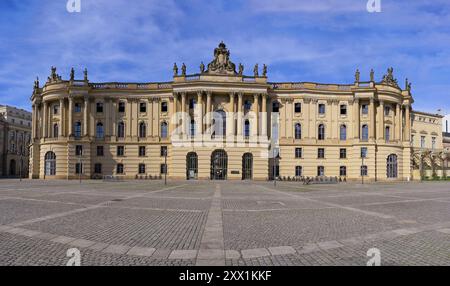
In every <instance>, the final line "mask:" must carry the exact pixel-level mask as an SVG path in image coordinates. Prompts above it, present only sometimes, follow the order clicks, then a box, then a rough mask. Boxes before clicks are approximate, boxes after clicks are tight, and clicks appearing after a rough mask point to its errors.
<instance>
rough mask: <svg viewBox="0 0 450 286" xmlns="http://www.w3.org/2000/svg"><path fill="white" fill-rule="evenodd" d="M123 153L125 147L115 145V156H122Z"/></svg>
mask: <svg viewBox="0 0 450 286" xmlns="http://www.w3.org/2000/svg"><path fill="white" fill-rule="evenodd" d="M124 154H125V149H124V147H123V146H117V156H123V155H124Z"/></svg>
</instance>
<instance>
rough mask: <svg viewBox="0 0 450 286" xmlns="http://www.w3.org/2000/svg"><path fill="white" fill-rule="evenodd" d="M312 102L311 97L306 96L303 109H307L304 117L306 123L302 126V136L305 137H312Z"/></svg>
mask: <svg viewBox="0 0 450 286" xmlns="http://www.w3.org/2000/svg"><path fill="white" fill-rule="evenodd" d="M310 104H311V99H309V98H305V99H303V107H302V108H303V110H304V111H305V117H304V121H303V122H304V124H303V126H302V133H303V134H302V136H303V137H304V138H311V135H310V131H309V124H310V123H309V121H310V120H311V117H310V112H309V111H310Z"/></svg>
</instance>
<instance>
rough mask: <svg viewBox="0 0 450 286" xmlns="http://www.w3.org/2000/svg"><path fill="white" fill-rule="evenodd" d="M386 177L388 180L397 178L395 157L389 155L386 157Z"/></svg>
mask: <svg viewBox="0 0 450 286" xmlns="http://www.w3.org/2000/svg"><path fill="white" fill-rule="evenodd" d="M386 175H387V177H388V178H397V177H398V163H397V155H395V154H391V155H389V156H388V157H387V164H386Z"/></svg>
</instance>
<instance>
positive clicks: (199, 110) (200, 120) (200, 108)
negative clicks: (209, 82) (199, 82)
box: [196, 91, 203, 137]
mask: <svg viewBox="0 0 450 286" xmlns="http://www.w3.org/2000/svg"><path fill="white" fill-rule="evenodd" d="M197 114H198V115H197V116H198V120H197V122H196V124H197V126H198V128H197V129H198V130H197V134H198V135H199V136H200V137H201V136H203V91H197Z"/></svg>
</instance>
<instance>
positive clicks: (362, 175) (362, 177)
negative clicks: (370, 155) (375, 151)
mask: <svg viewBox="0 0 450 286" xmlns="http://www.w3.org/2000/svg"><path fill="white" fill-rule="evenodd" d="M365 156H366V154H363V156H361V161H362V163H361V170H360V172H361V181H362V184H363V185H364V174H365V172H364V171H363V170H364V157H365Z"/></svg>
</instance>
